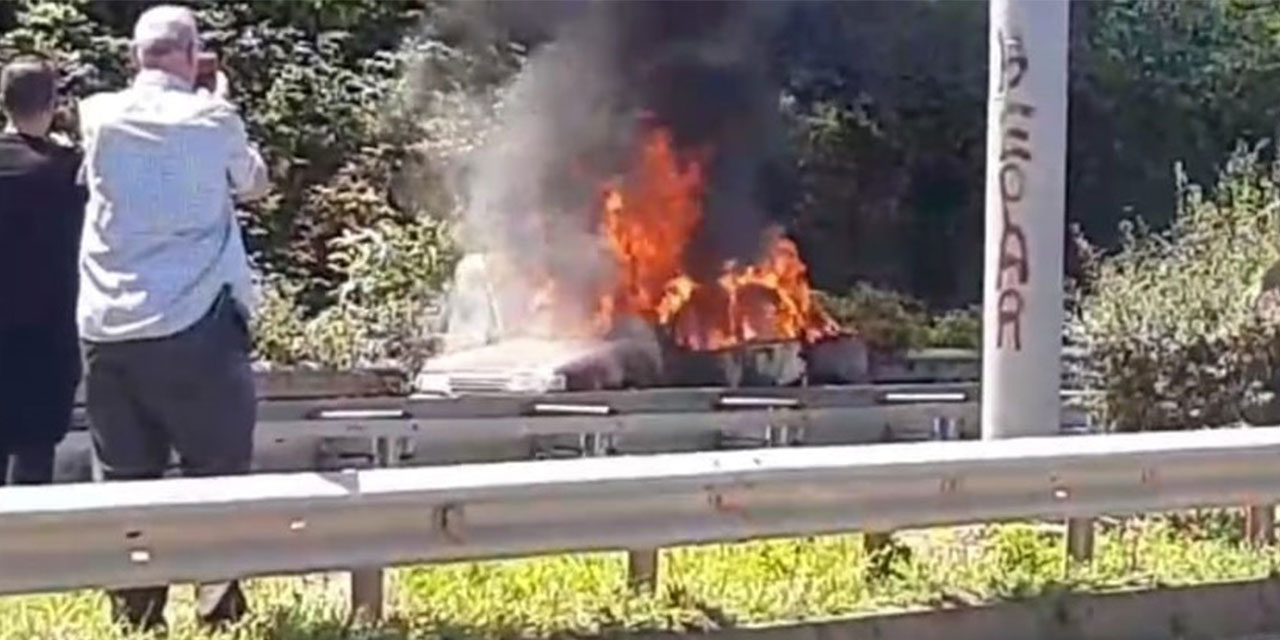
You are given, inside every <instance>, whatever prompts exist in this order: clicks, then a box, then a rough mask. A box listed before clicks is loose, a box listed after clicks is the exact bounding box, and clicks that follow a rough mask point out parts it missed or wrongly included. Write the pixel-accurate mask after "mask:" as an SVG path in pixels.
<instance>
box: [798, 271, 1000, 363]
mask: <svg viewBox="0 0 1280 640" xmlns="http://www.w3.org/2000/svg"><path fill="white" fill-rule="evenodd" d="M817 296H818V299H819V302H820V303H821V304H822V306H823V308H824V309H826V310H827V312H828V313H830V314H831V316H832V317H833V318H834V319H835V320H836V322H838V323H840V326H842V327H845V328H846V329H849V330H851V331H853V332H855V333H856V334H857V335H858V336H859V337H861V338H862V339H863V340H864V341H866V343H867V345H868V346H870V347H871V348H873V349H877V350H881V351H888V352H895V351H902V350H905V349H924V348H941V347H951V348H958V349H978V348H979V346H980V345H981V340H982V327H981V315H980V314H979V312H978V310H977V309H954V310H951V311H948V312H945V313H943V314H940V315H931V314H930V313H929V310H928V309H926V308H925V306H924V305H923V304H922V303H921V302H920V301H918V300H916V299H914V298H911V297H910V296H907V295H904V294H901V293H897V292H895V291H889V290H885V289H878V288H876V287H873V286H871V285H869V284H866V283H859V284H858V285H857V286H855V287H853V288H852V289H850V290H849V291H847V292H845V293H844V294H843V295H834V294H831V293H827V292H818V293H817Z"/></svg>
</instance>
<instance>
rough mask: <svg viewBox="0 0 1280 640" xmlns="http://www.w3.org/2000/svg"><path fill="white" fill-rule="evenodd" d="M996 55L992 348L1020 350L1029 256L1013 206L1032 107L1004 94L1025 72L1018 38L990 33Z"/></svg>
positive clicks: (1022, 183) (1022, 185)
mask: <svg viewBox="0 0 1280 640" xmlns="http://www.w3.org/2000/svg"><path fill="white" fill-rule="evenodd" d="M996 38H997V46H998V49H997V50H998V51H999V55H1000V79H999V91H998V95H999V96H1002V97H1005V100H1004V108H1003V109H1002V110H1001V112H1000V169H999V171H998V172H997V177H998V179H999V182H1000V209H1001V221H1000V252H999V258H998V263H997V269H996V291H997V293H998V296H997V298H996V348H997V349H1003V348H1005V345H1006V340H1007V342H1008V346H1009V347H1010V348H1012V349H1013V350H1014V351H1021V350H1022V314H1023V312H1024V311H1025V310H1026V298H1025V295H1024V293H1023V290H1022V288H1023V286H1024V285H1026V284H1027V279H1028V277H1029V276H1030V264H1031V256H1030V254H1029V253H1028V245H1027V234H1026V232H1025V231H1024V230H1023V228H1022V225H1020V224H1019V223H1018V220H1017V215H1016V214H1017V213H1018V211H1019V209H1020V207H1019V205H1020V203H1022V201H1023V200H1025V199H1026V197H1027V171H1026V167H1027V166H1028V165H1030V163H1031V130H1030V126H1029V125H1030V123H1031V120H1032V118H1033V116H1034V115H1035V107H1033V106H1031V105H1029V104H1026V103H1022V102H1017V101H1015V100H1011V99H1009V92H1011V91H1013V90H1015V89H1017V88H1018V87H1019V86H1020V85H1021V84H1022V81H1023V79H1024V78H1025V77H1026V74H1027V71H1028V70H1029V69H1030V60H1029V59H1028V58H1027V52H1026V49H1025V48H1024V47H1023V44H1022V37H1021V36H1018V35H1013V36H1010V37H1008V38H1007V39H1006V37H1005V35H1004V32H1003V31H1000V32H997V34H996Z"/></svg>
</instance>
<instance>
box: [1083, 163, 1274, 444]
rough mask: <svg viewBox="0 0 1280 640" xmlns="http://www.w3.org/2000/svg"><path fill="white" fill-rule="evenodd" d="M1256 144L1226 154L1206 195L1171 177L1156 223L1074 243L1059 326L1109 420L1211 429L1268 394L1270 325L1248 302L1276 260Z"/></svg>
mask: <svg viewBox="0 0 1280 640" xmlns="http://www.w3.org/2000/svg"><path fill="white" fill-rule="evenodd" d="M1259 152H1260V148H1253V149H1248V148H1244V149H1241V150H1239V151H1237V152H1236V153H1235V154H1234V155H1233V156H1232V157H1231V161H1230V162H1228V163H1227V165H1226V167H1225V168H1224V169H1223V171H1222V175H1221V177H1220V178H1219V180H1218V183H1217V186H1216V188H1215V189H1213V190H1211V191H1209V192H1207V193H1206V192H1204V191H1203V190H1201V189H1200V188H1199V187H1197V186H1196V185H1193V184H1189V183H1187V182H1185V178H1183V181H1182V182H1181V183H1180V186H1179V190H1178V195H1179V201H1178V207H1177V212H1176V214H1175V217H1174V220H1173V222H1172V224H1171V225H1170V227H1169V229H1167V230H1165V231H1155V230H1152V229H1151V228H1150V227H1148V226H1147V225H1145V224H1143V223H1142V221H1141V220H1139V221H1135V222H1130V223H1126V224H1125V225H1124V226H1123V238H1124V239H1123V241H1122V243H1121V248H1120V249H1119V251H1118V252H1116V253H1115V254H1113V255H1107V256H1102V255H1100V254H1099V253H1098V251H1097V250H1096V249H1094V248H1093V247H1091V246H1090V245H1089V244H1088V242H1087V241H1085V240H1083V239H1081V245H1082V251H1081V253H1082V255H1083V256H1084V257H1085V259H1084V261H1083V264H1082V273H1083V275H1084V279H1083V281H1082V287H1081V289H1080V290H1079V291H1078V292H1077V294H1078V297H1077V301H1076V308H1075V313H1074V315H1073V317H1072V318H1071V324H1070V330H1071V335H1072V337H1073V338H1074V339H1075V340H1076V341H1077V342H1078V343H1079V344H1080V346H1082V347H1084V348H1085V349H1086V352H1087V353H1088V355H1089V358H1088V368H1089V374H1090V375H1089V381H1090V384H1091V386H1092V387H1093V388H1095V389H1097V390H1099V391H1101V392H1102V393H1101V395H1100V396H1099V397H1098V404H1099V406H1098V408H1099V409H1101V410H1102V414H1103V415H1104V416H1105V417H1106V419H1107V421H1108V422H1109V423H1110V424H1111V425H1112V426H1113V427H1114V428H1116V429H1118V430H1122V431H1134V430H1144V429H1162V428H1189V427H1196V426H1220V425H1223V424H1226V423H1229V422H1233V421H1237V420H1240V419H1241V418H1243V417H1244V416H1243V415H1242V410H1243V409H1244V408H1245V407H1247V406H1250V405H1251V404H1252V403H1253V402H1254V399H1255V397H1257V396H1258V395H1260V394H1261V393H1263V392H1266V391H1269V385H1270V382H1271V376H1272V373H1273V372H1274V371H1276V367H1277V365H1278V364H1280V324H1277V323H1276V322H1275V320H1276V318H1274V317H1268V316H1266V315H1263V314H1260V313H1259V309H1258V306H1257V300H1258V298H1259V294H1260V292H1261V285H1262V282H1263V276H1264V275H1265V274H1266V272H1267V270H1268V269H1269V268H1270V267H1271V266H1272V265H1273V264H1274V263H1275V262H1276V260H1277V258H1280V182H1277V179H1278V178H1280V175H1278V174H1277V172H1276V167H1275V166H1273V165H1269V164H1267V163H1265V162H1263V161H1262V160H1260V159H1259ZM1179 175H1182V174H1179Z"/></svg>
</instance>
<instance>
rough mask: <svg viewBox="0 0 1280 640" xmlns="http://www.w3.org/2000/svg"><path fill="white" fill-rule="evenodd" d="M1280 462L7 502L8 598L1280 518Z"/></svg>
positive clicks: (648, 466) (1197, 450)
mask: <svg viewBox="0 0 1280 640" xmlns="http://www.w3.org/2000/svg"><path fill="white" fill-rule="evenodd" d="M1277 462H1280V428H1275V427H1272V428H1262V429H1235V430H1215V431H1199V432H1181V433H1149V434H1125V435H1085V436H1076V437H1058V438H1026V439H1015V440H1002V441H975V442H931V443H917V444H886V445H869V446H856V447H815V448H780V449H767V450H748V451H732V452H714V453H694V454H667V455H656V456H623V457H614V458H608V459H604V458H595V459H591V458H588V459H579V460H559V461H538V462H515V463H498V464H477V465H456V466H446V467H424V468H413V469H386V470H372V471H358V472H347V473H330V474H322V473H300V474H281V475H257V476H242V477H227V478H208V479H181V480H164V481H143V482H131V483H101V484H80V485H62V486H50V487H9V488H2V489H0V593H19V592H32V591H44V590H57V589H68V588H77V587H102V586H125V585H140V584H147V583H155V582H165V581H172V582H185V581H196V580H215V579H221V578H228V577H233V576H244V575H269V574H280V573H296V572H307V571H317V570H330V569H344V568H350V567H368V566H379V565H386V564H403V563H413V562H428V561H443V560H461V559H480V558H493V557H502V556H513V555H522V554H533V553H548V552H567V551H581V550H593V549H636V548H655V547H661V546H670V545H681V544H691V543H702V542H713V541H726V540H743V539H749V538H756V537H765V536H802V535H812V534H819V533H827V532H839V531H850V530H871V531H888V530H893V529H898V528H907V527H921V526H934V525H949V524H958V523H966V522H979V521H994V520H1004V519H1015V518H1084V517H1089V516H1095V515H1099V514H1113V513H1133V512H1142V511H1158V510H1169V509H1179V508H1190V507H1205V506H1230V505H1241V504H1251V505H1263V504H1273V503H1275V502H1276V501H1278V500H1280V465H1278V464H1277ZM85 531H93V532H94V535H92V536H85V535H84V532H85Z"/></svg>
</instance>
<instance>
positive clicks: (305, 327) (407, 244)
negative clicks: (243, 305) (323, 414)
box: [255, 217, 457, 372]
mask: <svg viewBox="0 0 1280 640" xmlns="http://www.w3.org/2000/svg"><path fill="white" fill-rule="evenodd" d="M456 259H457V251H456V249H455V246H454V244H453V242H452V236H451V227H450V225H449V224H447V223H445V222H441V221H439V220H436V219H433V218H427V217H422V218H418V219H415V220H412V221H409V222H397V221H393V220H387V219H383V220H380V221H378V222H376V223H374V224H372V225H370V226H368V227H366V228H363V229H359V230H353V231H347V232H346V233H344V234H343V235H342V236H341V237H339V238H337V239H336V240H334V241H333V242H332V248H331V252H330V266H331V268H332V269H333V270H334V272H335V273H337V274H338V275H339V276H340V277H341V279H342V284H341V285H340V286H339V287H338V289H337V291H336V295H335V301H334V303H333V304H331V305H329V306H328V307H326V308H325V309H323V310H322V311H320V312H319V313H318V314H316V315H314V316H311V317H307V316H306V315H305V311H304V309H303V307H302V305H301V304H300V303H299V302H298V294H299V291H300V288H301V286H300V285H299V284H297V283H296V282H292V281H290V280H288V279H285V278H277V279H273V280H269V281H268V282H267V286H266V287H265V288H264V289H265V290H264V295H263V304H262V309H261V313H260V314H259V316H258V318H257V327H256V331H255V337H256V356H257V358H258V359H259V360H265V361H267V362H270V363H272V364H273V365H310V366H317V367H325V368H338V369H344V368H352V367H367V366H391V367H395V368H398V369H401V370H403V371H406V372H410V371H414V370H416V369H417V368H418V367H419V366H420V365H421V364H422V362H423V361H424V360H425V359H426V358H427V357H429V356H430V355H431V354H432V353H434V350H435V340H434V338H435V336H434V335H433V333H432V329H433V327H434V325H435V320H436V317H437V316H438V313H439V305H440V302H441V295H442V294H441V292H442V291H443V290H444V289H445V283H446V281H447V279H448V278H449V277H450V276H451V275H452V273H453V266H454V264H455V262H456Z"/></svg>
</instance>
